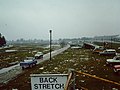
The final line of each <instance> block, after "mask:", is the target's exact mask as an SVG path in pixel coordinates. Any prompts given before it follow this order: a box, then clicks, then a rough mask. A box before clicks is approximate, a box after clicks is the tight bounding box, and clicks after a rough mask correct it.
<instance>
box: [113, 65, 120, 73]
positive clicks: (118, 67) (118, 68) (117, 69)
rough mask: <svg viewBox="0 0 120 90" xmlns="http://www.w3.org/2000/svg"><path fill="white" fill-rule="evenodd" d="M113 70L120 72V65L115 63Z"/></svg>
mask: <svg viewBox="0 0 120 90" xmlns="http://www.w3.org/2000/svg"><path fill="white" fill-rule="evenodd" d="M113 70H114V72H115V73H117V72H120V65H115V66H114V67H113Z"/></svg>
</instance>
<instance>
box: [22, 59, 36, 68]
mask: <svg viewBox="0 0 120 90" xmlns="http://www.w3.org/2000/svg"><path fill="white" fill-rule="evenodd" d="M36 64H37V60H36V59H35V58H33V57H27V58H26V59H25V60H24V61H23V62H20V66H21V67H22V69H25V68H29V67H33V66H35V65H36Z"/></svg>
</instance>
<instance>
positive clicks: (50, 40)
mask: <svg viewBox="0 0 120 90" xmlns="http://www.w3.org/2000/svg"><path fill="white" fill-rule="evenodd" d="M51 45H52V30H50V60H52V58H51V52H52V49H51Z"/></svg>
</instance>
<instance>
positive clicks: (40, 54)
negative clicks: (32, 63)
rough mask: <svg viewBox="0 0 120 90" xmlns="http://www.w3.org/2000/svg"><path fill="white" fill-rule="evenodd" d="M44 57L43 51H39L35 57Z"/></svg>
mask: <svg viewBox="0 0 120 90" xmlns="http://www.w3.org/2000/svg"><path fill="white" fill-rule="evenodd" d="M42 58H43V53H42V52H37V53H36V54H35V59H42Z"/></svg>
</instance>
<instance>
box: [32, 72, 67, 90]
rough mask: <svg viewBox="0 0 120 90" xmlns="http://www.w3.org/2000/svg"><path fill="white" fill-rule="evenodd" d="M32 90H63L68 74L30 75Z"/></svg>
mask: <svg viewBox="0 0 120 90" xmlns="http://www.w3.org/2000/svg"><path fill="white" fill-rule="evenodd" d="M30 76H31V87H32V90H64V87H65V84H66V81H67V76H68V74H31V75H30Z"/></svg>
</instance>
